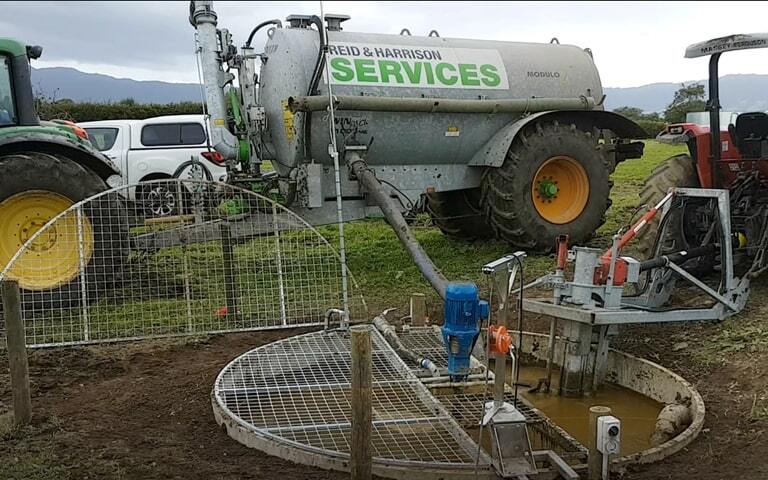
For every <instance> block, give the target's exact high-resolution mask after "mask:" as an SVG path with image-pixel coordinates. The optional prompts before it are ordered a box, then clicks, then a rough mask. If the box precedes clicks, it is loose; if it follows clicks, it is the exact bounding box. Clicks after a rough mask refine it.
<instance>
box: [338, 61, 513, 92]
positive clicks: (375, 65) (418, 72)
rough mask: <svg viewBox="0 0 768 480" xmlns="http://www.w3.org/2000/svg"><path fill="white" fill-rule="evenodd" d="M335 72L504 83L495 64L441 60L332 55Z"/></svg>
mask: <svg viewBox="0 0 768 480" xmlns="http://www.w3.org/2000/svg"><path fill="white" fill-rule="evenodd" d="M330 65H331V75H333V78H334V80H336V81H337V82H341V83H344V82H355V81H356V82H359V83H389V84H413V85H437V86H443V85H444V86H454V85H456V86H463V87H497V86H498V85H499V84H500V83H501V77H500V76H499V72H498V69H497V68H496V66H495V65H490V64H480V65H478V64H474V63H459V64H457V65H456V64H452V63H447V62H441V63H437V64H433V63H431V62H408V61H399V62H398V61H394V60H370V59H364V58H356V59H354V60H351V59H349V58H344V57H336V58H333V59H331V61H330Z"/></svg>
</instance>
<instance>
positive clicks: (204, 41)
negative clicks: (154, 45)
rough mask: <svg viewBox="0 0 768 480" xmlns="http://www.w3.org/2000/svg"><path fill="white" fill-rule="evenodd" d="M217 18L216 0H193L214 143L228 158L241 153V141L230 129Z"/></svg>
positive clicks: (192, 19) (191, 17)
mask: <svg viewBox="0 0 768 480" xmlns="http://www.w3.org/2000/svg"><path fill="white" fill-rule="evenodd" d="M216 18H217V17H216V12H214V11H213V2H212V1H210V0H195V1H193V2H192V3H191V5H190V14H189V22H190V23H191V24H192V26H193V27H195V30H197V37H198V43H199V50H198V51H199V54H200V67H201V69H202V71H203V82H204V83H205V103H206V104H207V106H208V113H209V114H210V116H211V144H212V145H213V148H214V149H215V150H216V151H217V152H219V153H221V154H222V155H224V156H225V157H226V158H229V159H234V158H237V156H238V151H239V149H238V141H237V138H236V137H235V136H234V135H233V134H232V132H230V131H229V130H228V129H227V101H226V98H225V97H224V88H223V85H224V83H225V82H224V81H223V80H224V71H223V70H222V69H221V50H220V47H219V35H218V32H217V30H216V25H217V23H216Z"/></svg>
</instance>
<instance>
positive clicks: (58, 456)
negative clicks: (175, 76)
mask: <svg viewBox="0 0 768 480" xmlns="http://www.w3.org/2000/svg"><path fill="white" fill-rule="evenodd" d="M713 328H715V327H714V326H710V325H686V326H676V327H675V326H666V327H648V326H646V327H637V328H631V329H629V328H628V329H626V330H624V331H623V332H622V335H621V340H620V344H619V348H621V349H623V350H626V351H629V352H632V353H635V354H637V355H640V356H643V357H646V358H649V359H651V360H653V361H657V362H659V363H662V364H664V365H666V366H669V367H671V368H672V369H674V370H675V371H678V372H680V373H681V374H683V376H685V377H686V378H688V379H689V380H691V381H692V382H694V383H695V384H696V386H697V387H698V389H699V391H700V392H701V393H702V395H703V396H704V400H705V403H706V406H707V419H706V424H705V431H704V432H703V433H702V434H701V435H700V437H699V438H698V439H697V440H696V441H695V442H694V443H693V445H691V446H690V447H689V448H687V449H686V450H684V451H682V452H680V453H678V454H676V455H674V456H673V457H671V458H669V459H667V460H665V461H662V462H660V463H658V464H655V465H649V466H642V467H633V468H631V469H630V470H629V471H628V472H626V474H625V478H629V479H632V480H635V479H637V480H655V479H688V478H690V479H702V480H728V479H761V478H768V433H765V430H766V428H768V423H766V420H765V417H764V414H765V412H762V411H756V408H757V405H758V404H759V402H758V399H759V398H763V397H760V396H761V395H764V393H765V392H766V391H768V378H767V376H766V373H765V372H764V370H765V369H764V368H763V366H764V365H765V362H766V360H768V356H767V355H765V354H761V355H749V354H745V353H738V354H733V355H730V356H729V358H728V359H727V361H726V362H719V361H712V362H705V361H702V359H701V358H698V357H695V356H694V355H692V354H691V353H689V352H690V351H692V350H694V349H693V348H682V349H677V351H675V349H674V348H673V346H675V345H679V344H680V343H681V342H686V343H688V344H690V345H695V344H696V343H697V342H700V341H702V339H705V338H707V336H708V335H710V334H711V333H712V329H713ZM296 333H297V331H296V330H294V331H284V332H260V333H248V334H231V335H222V336H214V337H209V338H204V339H187V340H164V341H151V342H145V343H141V344H121V345H111V346H100V347H81V348H69V349H53V350H37V351H33V352H32V353H31V359H30V362H31V372H32V382H33V405H34V409H35V421H34V423H33V425H32V426H31V427H27V428H26V429H23V430H12V429H7V428H6V429H5V431H3V432H0V478H3V479H6V478H9V479H10V478H12V479H25V480H26V479H57V480H58V479H62V480H65V479H78V480H79V479H142V480H151V479H198V478H199V479H246V478H248V479H261V478H263V479H272V478H281V479H286V480H289V479H336V478H339V479H340V478H347V476H346V475H343V474H339V473H332V472H326V471H322V470H318V469H313V468H307V467H304V466H300V465H296V464H292V463H290V462H288V461H285V460H282V459H279V458H275V457H270V456H267V455H264V454H262V453H260V452H258V451H254V450H250V449H247V448H245V447H243V446H241V445H239V444H238V443H237V442H235V441H234V440H232V439H230V438H229V437H228V436H227V435H226V434H225V433H224V432H223V431H221V430H220V429H219V428H218V426H217V425H216V423H215V421H214V419H213V415H212V413H211V406H210V397H209V395H210V390H211V387H212V385H213V381H214V378H215V376H216V375H217V374H218V372H219V371H220V370H221V368H222V367H223V366H224V365H225V364H226V363H227V362H228V361H229V360H231V359H232V358H234V357H236V356H237V355H239V354H241V353H243V352H244V351H246V350H248V349H250V348H253V347H256V346H258V345H261V344H264V343H267V342H270V341H273V340H276V339H278V338H283V337H285V336H289V335H294V334H296ZM0 371H3V372H7V361H6V360H5V359H3V364H2V365H0ZM2 402H4V403H2ZM9 403H10V392H9V391H8V378H7V376H5V377H0V411H2V410H7V409H8V405H9ZM758 410H759V409H758Z"/></svg>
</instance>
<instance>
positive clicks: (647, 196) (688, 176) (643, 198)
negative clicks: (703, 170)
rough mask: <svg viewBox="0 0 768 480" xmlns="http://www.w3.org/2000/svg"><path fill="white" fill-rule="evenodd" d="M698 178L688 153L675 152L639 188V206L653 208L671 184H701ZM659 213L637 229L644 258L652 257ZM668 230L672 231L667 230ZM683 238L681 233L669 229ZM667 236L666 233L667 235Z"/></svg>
mask: <svg viewBox="0 0 768 480" xmlns="http://www.w3.org/2000/svg"><path fill="white" fill-rule="evenodd" d="M698 186H699V177H698V175H697V173H696V166H695V164H694V162H693V159H692V158H691V156H690V155H688V154H681V155H675V156H673V157H669V158H668V159H666V160H664V161H663V162H661V163H660V164H658V165H657V166H656V168H654V169H653V171H652V172H651V174H650V175H649V176H648V178H646V179H645V182H644V183H643V189H642V190H641V191H640V205H645V207H644V208H643V210H644V211H648V209H650V208H652V207H654V206H655V205H656V204H657V203H659V202H660V201H661V199H663V198H664V197H665V196H666V195H667V192H668V191H669V189H670V188H672V187H693V188H695V187H698ZM659 216H660V215H657V216H656V217H654V218H653V219H652V220H651V221H650V222H648V224H647V225H646V226H645V227H644V228H643V229H642V230H640V231H639V232H638V234H637V237H635V241H636V242H637V243H636V246H637V249H638V251H639V253H640V256H641V258H650V257H651V255H652V254H654V249H655V246H656V235H657V232H658V227H659ZM668 231H669V230H668ZM670 233H671V235H673V236H676V237H680V238H678V241H680V240H681V238H682V237H681V235H682V232H670ZM665 237H666V235H665Z"/></svg>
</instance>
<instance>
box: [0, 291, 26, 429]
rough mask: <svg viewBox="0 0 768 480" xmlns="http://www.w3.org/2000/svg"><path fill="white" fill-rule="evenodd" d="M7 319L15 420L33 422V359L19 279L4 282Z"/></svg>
mask: <svg viewBox="0 0 768 480" xmlns="http://www.w3.org/2000/svg"><path fill="white" fill-rule="evenodd" d="M0 289H2V299H3V316H4V317H5V338H6V341H7V342H8V363H9V365H10V370H11V392H12V394H13V417H14V420H15V421H16V424H17V425H23V424H27V423H29V421H30V420H31V419H32V399H31V395H30V393H29V360H28V359H27V343H26V338H25V335H24V322H23V321H22V318H21V292H20V291H19V282H17V281H16V280H3V282H2V285H0Z"/></svg>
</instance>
